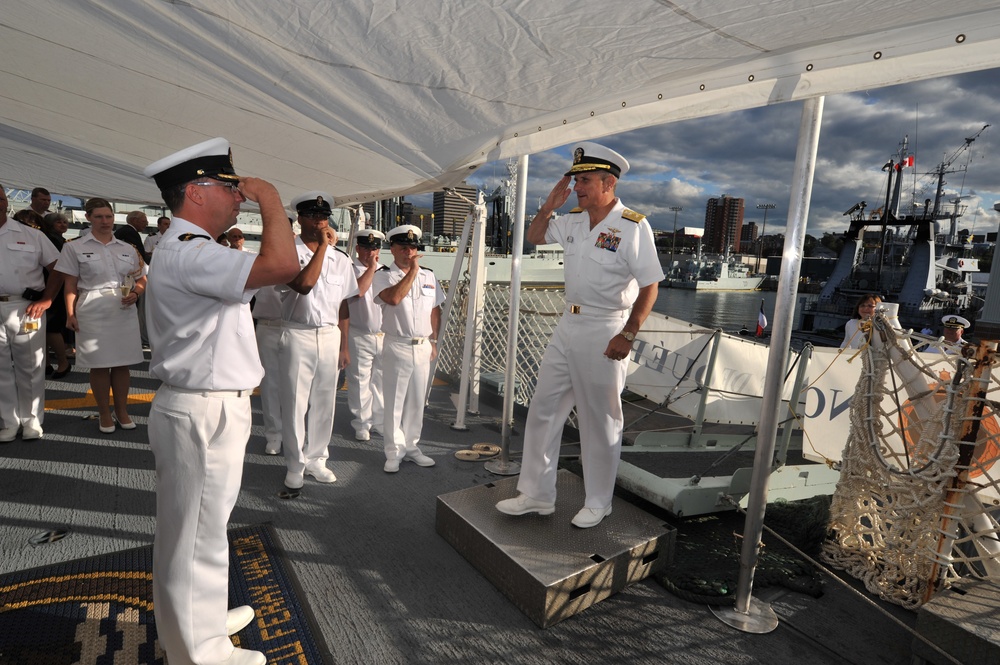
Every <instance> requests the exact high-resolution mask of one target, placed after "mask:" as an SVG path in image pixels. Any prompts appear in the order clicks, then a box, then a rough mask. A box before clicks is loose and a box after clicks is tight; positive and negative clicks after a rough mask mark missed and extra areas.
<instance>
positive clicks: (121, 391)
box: [55, 198, 146, 434]
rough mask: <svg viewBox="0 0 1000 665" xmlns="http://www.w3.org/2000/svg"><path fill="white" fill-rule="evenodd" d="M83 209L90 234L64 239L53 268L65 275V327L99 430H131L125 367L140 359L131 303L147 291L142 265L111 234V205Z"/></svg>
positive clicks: (90, 203) (95, 204)
mask: <svg viewBox="0 0 1000 665" xmlns="http://www.w3.org/2000/svg"><path fill="white" fill-rule="evenodd" d="M84 209H85V210H86V213H87V221H88V222H90V233H88V234H87V235H85V236H82V237H80V238H77V239H76V240H73V241H72V242H68V243H66V244H65V245H64V246H63V250H62V254H61V255H60V256H59V260H58V261H57V262H56V266H55V268H56V270H58V271H59V272H61V273H64V274H65V275H66V282H65V294H66V327H67V328H70V329H71V330H75V331H76V362H77V364H78V365H82V366H84V367H89V368H90V387H91V388H92V389H93V392H94V399H95V400H96V401H97V411H98V414H99V415H100V430H101V432H102V433H104V434H110V433H111V432H114V431H115V420H117V421H118V424H119V425H120V426H121V428H122V429H135V423H133V422H132V419H131V418H130V417H129V415H128V410H127V405H128V390H129V371H128V366H129V365H135V364H138V363H141V362H142V360H143V356H142V342H141V341H140V338H139V318H138V316H137V315H136V309H135V306H134V305H135V301H136V300H137V299H138V297H139V296H140V295H142V292H143V291H145V290H146V277H145V267H146V266H145V264H144V263H143V261H142V258H141V257H140V256H139V254H138V253H137V252H136V250H135V248H134V247H133V246H132V245H130V244H128V243H127V242H124V241H122V240H118V239H117V238H115V237H114V226H115V213H114V210H113V209H112V208H111V204H110V203H108V202H107V201H106V200H104V199H96V198H95V199H90V200H89V201H87V204H86V206H85V207H84ZM126 290H127V291H128V293H127V294H125V295H123V294H124V293H125V291H126ZM109 392H111V393H113V394H114V404H115V413H114V417H112V414H111V406H110V399H109V394H108V393H109Z"/></svg>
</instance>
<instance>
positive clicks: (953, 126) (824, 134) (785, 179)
mask: <svg viewBox="0 0 1000 665" xmlns="http://www.w3.org/2000/svg"><path fill="white" fill-rule="evenodd" d="M998 73H1000V70H992V71H985V72H977V73H974V74H965V75H961V76H954V77H948V78H939V79H934V80H929V81H923V82H920V83H912V84H908V85H902V86H894V87H890V88H881V89H877V90H869V91H865V92H860V93H852V94H845V95H837V96H832V97H828V98H827V99H826V104H825V107H824V113H823V123H822V128H821V132H820V143H819V161H818V164H817V169H816V177H815V182H814V186H813V197H812V204H811V208H810V214H809V222H808V230H807V232H808V233H810V234H812V235H815V236H821V235H822V234H823V233H824V232H833V233H839V232H842V231H844V230H846V228H847V220H848V218H847V217H845V216H844V215H843V214H842V213H843V212H844V211H845V210H847V209H848V208H850V207H851V206H853V205H854V204H855V203H858V202H859V201H862V200H864V201H866V202H867V203H868V210H869V211H873V210H875V209H877V208H878V207H879V206H881V205H882V202H883V200H884V196H885V194H884V192H885V186H886V181H885V174H884V173H883V172H882V171H881V167H882V165H884V164H885V163H886V161H887V160H888V159H890V158H892V157H894V155H895V153H896V152H897V151H898V150H899V147H900V143H901V141H902V140H903V137H904V136H908V137H909V147H910V152H912V153H913V154H914V155H915V163H916V168H915V172H916V189H914V171H909V172H906V173H907V174H906V178H905V180H904V201H905V200H908V199H909V194H908V193H909V192H913V191H916V194H915V195H914V197H913V198H915V199H916V200H917V201H920V202H923V200H924V199H926V198H931V199H933V197H934V188H935V182H936V178H935V176H933V175H930V174H931V173H932V172H933V171H934V170H935V169H936V167H937V165H938V164H940V163H942V162H944V161H947V160H949V159H951V158H952V157H953V156H955V154H956V152H957V151H959V149H960V148H961V147H962V146H963V145H964V143H965V139H966V138H967V137H971V136H973V135H975V134H976V132H978V131H979V130H980V129H982V127H983V126H984V125H987V124H989V125H992V124H993V123H994V122H997V121H1000V117H998V114H1000V105H998V102H997V97H998V95H997V88H996V79H995V77H996V76H997V74H998ZM801 114H802V104H801V103H800V102H794V103H788V104H780V105H776V106H771V107H767V108H760V109H754V110H751V111H743V112H739V113H733V114H729V115H721V116H715V117H711V118H705V119H700V120H693V121H686V122H678V123H673V124H668V125H663V126H659V127H651V128H647V129H641V130H636V131H632V132H627V133H624V134H618V135H615V136H610V137H604V138H602V139H598V141H599V142H601V143H604V144H606V145H608V146H609V147H611V148H613V149H615V150H617V151H619V152H621V153H622V154H623V155H625V156H626V158H627V159H628V160H629V161H630V162H631V166H632V168H631V171H630V172H629V173H628V175H626V176H625V177H624V178H623V179H622V181H621V183H620V184H619V187H618V193H619V196H621V198H622V200H623V201H624V202H625V204H626V205H628V206H629V207H630V208H633V209H635V210H638V211H640V212H642V213H645V214H646V215H647V216H648V218H649V219H650V221H651V223H652V225H653V227H654V228H661V229H668V230H669V229H671V228H672V227H673V215H674V213H673V212H671V211H670V207H671V206H680V207H682V208H683V211H682V212H680V213H679V214H678V218H677V224H678V227H683V226H694V227H702V226H704V216H705V202H706V201H707V199H709V198H711V197H715V196H720V195H722V194H728V195H730V196H735V197H742V198H743V199H744V200H745V201H746V214H745V217H744V219H745V221H756V222H758V223H760V222H761V221H762V218H763V211H762V210H758V209H757V208H756V206H757V204H759V203H774V204H775V208H774V209H773V210H771V211H770V212H769V213H768V217H767V229H766V231H767V233H768V234H769V235H770V234H771V233H779V232H782V231H783V230H784V227H785V224H786V221H787V212H788V197H789V191H790V183H791V179H792V170H793V166H794V160H795V147H796V141H797V138H798V127H799V122H800V118H801ZM998 149H1000V125H997V126H995V127H994V126H991V127H990V128H989V129H987V130H986V131H984V132H983V133H982V134H980V136H979V138H978V139H977V140H976V141H975V142H974V143H972V145H971V150H965V151H962V152H960V153H958V156H957V158H956V159H955V161H954V163H953V165H952V167H951V168H952V169H953V170H954V169H960V171H959V172H956V173H952V174H950V175H948V176H946V178H945V179H946V181H947V183H948V184H947V185H946V186H945V191H946V197H947V198H948V199H954V198H955V197H957V196H959V195H961V196H962V197H963V200H962V203H963V204H965V205H968V210H967V211H966V213H965V215H964V217H963V218H962V221H960V224H959V228H969V229H972V230H973V232H975V233H985V232H986V231H996V230H997V226H998V222H1000V213H997V212H995V211H994V210H993V204H994V202H997V201H1000V159H997V158H995V157H994V155H995V154H996V153H997V152H998ZM570 150H571V148H570V146H565V147H563V148H560V149H558V150H552V151H549V152H545V153H540V154H537V155H532V156H531V159H530V161H529V183H528V197H527V202H528V203H527V208H528V212H529V218H530V216H531V215H532V214H533V213H534V211H535V210H536V209H537V206H538V202H539V197H545V196H546V195H547V194H548V192H549V191H550V190H551V188H552V186H553V185H554V184H555V183H556V182H557V181H558V179H559V177H560V176H561V175H562V173H563V172H565V171H566V169H567V168H568V166H569V163H570ZM970 158H971V159H970ZM505 176H506V165H505V163H492V164H487V165H486V166H484V167H482V168H481V169H479V170H478V171H477V172H476V173H475V175H474V176H473V177H471V178H470V179H469V182H470V183H472V184H477V185H479V186H480V187H482V188H484V189H486V190H487V191H492V189H493V188H494V187H495V186H496V185H497V184H498V183H499V181H500V180H501V179H502V178H504V177H505ZM964 197H968V198H964ZM420 198H422V197H411V199H412V200H413V202H414V203H415V204H417V205H427V204H425V203H423V202H422V201H420V200H417V199H420ZM575 202H576V197H573V196H571V197H570V201H569V203H568V204H567V205H566V206H565V208H564V209H565V210H568V209H569V208H570V207H572V206H573V205H575Z"/></svg>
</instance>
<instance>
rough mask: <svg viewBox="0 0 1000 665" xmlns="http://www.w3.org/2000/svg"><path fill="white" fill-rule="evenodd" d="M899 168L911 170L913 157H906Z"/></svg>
mask: <svg viewBox="0 0 1000 665" xmlns="http://www.w3.org/2000/svg"><path fill="white" fill-rule="evenodd" d="M900 166H902V167H903V168H904V169H912V168H913V155H910V156H909V157H907V158H906V159H904V160H903V162H902V164H900Z"/></svg>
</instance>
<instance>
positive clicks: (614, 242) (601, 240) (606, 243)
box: [594, 233, 622, 252]
mask: <svg viewBox="0 0 1000 665" xmlns="http://www.w3.org/2000/svg"><path fill="white" fill-rule="evenodd" d="M621 242H622V237H621V236H616V235H614V234H613V233H601V234H600V235H599V236H597V242H595V243H594V247H600V248H601V249H606V250H608V251H609V252H617V251H618V245H620V244H621Z"/></svg>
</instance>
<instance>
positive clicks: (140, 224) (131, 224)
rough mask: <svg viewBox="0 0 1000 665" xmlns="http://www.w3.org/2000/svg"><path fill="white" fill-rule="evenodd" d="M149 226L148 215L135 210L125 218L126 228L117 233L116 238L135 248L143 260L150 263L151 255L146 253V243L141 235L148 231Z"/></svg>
mask: <svg viewBox="0 0 1000 665" xmlns="http://www.w3.org/2000/svg"><path fill="white" fill-rule="evenodd" d="M147 226H149V220H148V219H146V213H144V212H143V211H141V210H133V211H132V212H130V213H129V214H128V216H127V217H125V226H123V227H121V228H119V229H118V230H116V231H115V237H116V238H118V239H119V240H123V241H125V242H127V243H128V244H130V245H132V246H133V247H135V251H137V252H139V256H141V257H142V260H143V261H145V262H146V263H149V253H148V252H146V248H145V246H144V245H145V243H144V242H143V239H142V236H141V235H139V234H140V233H142V232H143V231H145V230H146V227H147Z"/></svg>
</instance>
